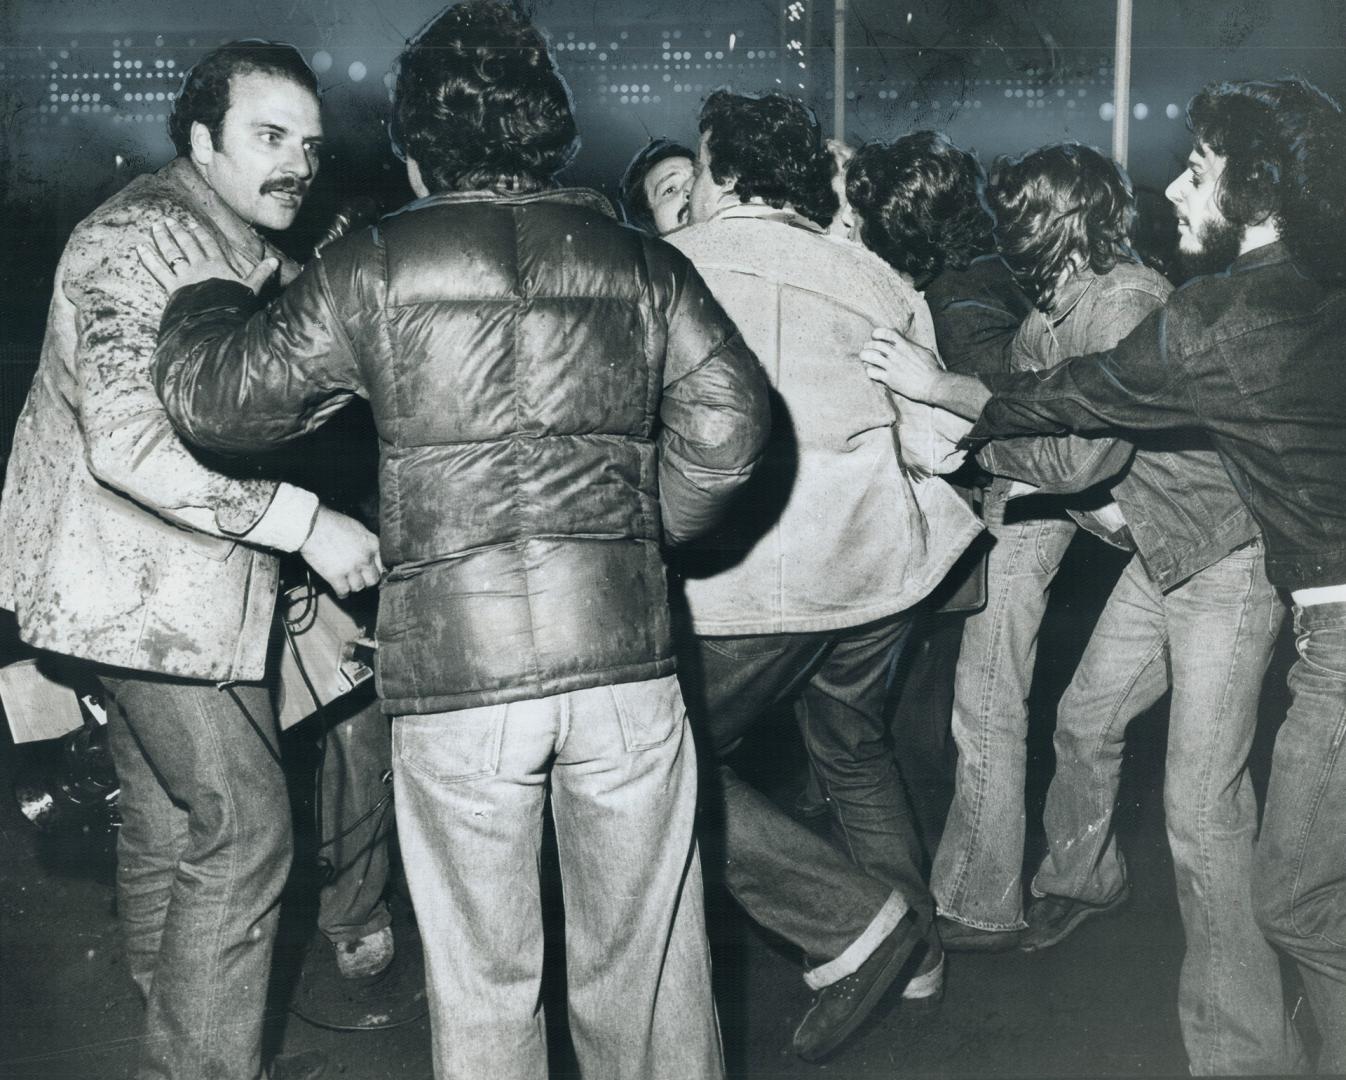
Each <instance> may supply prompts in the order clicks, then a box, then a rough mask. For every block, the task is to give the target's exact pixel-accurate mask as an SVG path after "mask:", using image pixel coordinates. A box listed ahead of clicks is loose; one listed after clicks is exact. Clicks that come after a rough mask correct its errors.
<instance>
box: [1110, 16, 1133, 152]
mask: <svg viewBox="0 0 1346 1080" xmlns="http://www.w3.org/2000/svg"><path fill="white" fill-rule="evenodd" d="M1112 66H1113V71H1112V104H1113V107H1114V108H1115V109H1116V112H1115V113H1114V114H1113V117H1112V156H1113V158H1115V159H1116V161H1117V164H1118V165H1120V166H1122V168H1126V156H1127V152H1128V151H1129V150H1130V142H1131V0H1117V45H1116V49H1115V51H1114V53H1113V61H1112Z"/></svg>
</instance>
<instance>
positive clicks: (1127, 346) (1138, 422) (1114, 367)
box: [968, 307, 1201, 444]
mask: <svg viewBox="0 0 1346 1080" xmlns="http://www.w3.org/2000/svg"><path fill="white" fill-rule="evenodd" d="M1168 320H1169V308H1167V307H1165V308H1160V309H1159V310H1158V311H1155V312H1153V313H1152V314H1151V315H1150V316H1149V317H1148V318H1146V319H1145V321H1144V322H1142V323H1141V324H1140V325H1139V326H1137V327H1136V328H1135V329H1134V330H1132V331H1131V333H1129V334H1128V335H1127V336H1126V337H1125V338H1123V339H1122V340H1121V341H1120V342H1118V343H1117V345H1116V346H1115V347H1113V348H1111V349H1108V350H1105V351H1103V352H1096V353H1089V354H1088V355H1085V356H1077V357H1075V358H1073V359H1071V360H1067V361H1066V362H1065V363H1063V364H1058V365H1057V366H1056V367H1054V368H1050V369H1049V370H1047V371H1026V372H1021V373H1017V374H1011V375H996V376H992V375H983V376H982V377H981V378H982V380H983V381H984V382H985V383H986V385H987V386H988V387H989V388H990V390H991V391H992V393H993V395H994V396H993V397H992V398H991V400H990V401H988V402H987V403H986V407H985V408H984V409H982V413H981V416H980V417H979V418H978V420H977V423H976V424H975V425H974V426H973V428H972V432H971V434H970V435H969V436H968V440H969V442H971V443H974V444H975V443H980V442H981V441H983V440H986V439H998V438H1004V437H1006V436H1009V435H1034V434H1060V433H1064V432H1071V431H1073V432H1076V433H1078V434H1084V435H1091V434H1098V435H1101V434H1108V433H1112V432H1115V431H1116V430H1118V429H1126V428H1132V429H1135V430H1138V431H1159V430H1164V429H1171V428H1179V427H1190V426H1201V423H1200V417H1199V414H1198V411H1197V408H1196V401H1195V397H1194V389H1193V386H1192V381H1191V380H1190V379H1189V378H1188V376H1187V373H1186V372H1185V370H1184V365H1183V363H1182V358H1181V354H1179V353H1177V352H1173V353H1172V354H1171V353H1170V349H1169V336H1170V334H1169V328H1168Z"/></svg>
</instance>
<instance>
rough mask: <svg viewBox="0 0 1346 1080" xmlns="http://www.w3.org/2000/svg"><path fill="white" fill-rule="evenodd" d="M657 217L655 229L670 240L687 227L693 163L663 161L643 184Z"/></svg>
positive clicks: (665, 159)
mask: <svg viewBox="0 0 1346 1080" xmlns="http://www.w3.org/2000/svg"><path fill="white" fill-rule="evenodd" d="M642 183H643V184H644V186H645V199H646V201H648V202H649V204H650V212H651V214H652V215H653V217H654V229H655V232H657V233H658V234H659V235H660V236H667V235H668V234H669V233H671V232H672V231H673V230H674V229H680V228H682V227H683V226H684V225H686V224H687V197H688V195H689V194H690V193H691V190H692V159H691V158H685V157H671V158H664V160H663V161H661V162H659V163H658V164H657V165H655V167H654V168H652V169H651V170H650V171H649V172H648V173H647V174H646V176H645V179H644V180H643V181H642Z"/></svg>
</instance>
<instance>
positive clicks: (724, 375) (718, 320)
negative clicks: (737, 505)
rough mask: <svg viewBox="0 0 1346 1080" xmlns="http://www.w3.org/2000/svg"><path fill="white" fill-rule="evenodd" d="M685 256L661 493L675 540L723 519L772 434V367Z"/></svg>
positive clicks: (665, 404)
mask: <svg viewBox="0 0 1346 1080" xmlns="http://www.w3.org/2000/svg"><path fill="white" fill-rule="evenodd" d="M672 250H673V249H671V248H669V249H668V251H669V252H672ZM677 260H678V263H680V265H678V266H675V268H674V270H673V275H672V276H673V283H672V289H671V300H670V303H669V307H668V310H667V312H666V315H667V325H668V336H667V346H666V354H665V361H664V392H663V398H662V401H661V404H660V409H659V416H660V420H661V421H662V427H661V430H660V434H659V500H660V504H661V510H662V514H663V525H664V538H665V540H666V541H667V542H668V543H670V544H681V543H685V542H686V541H688V540H692V539H694V538H695V537H697V536H700V535H701V534H702V533H704V532H706V531H707V530H708V529H709V528H710V527H711V526H712V525H713V524H714V523H715V521H716V519H717V518H718V517H719V516H720V514H721V512H722V511H723V510H724V509H725V507H726V506H727V505H728V504H729V501H730V499H731V498H732V497H733V495H734V493H735V492H736V491H737V490H738V489H739V488H740V487H742V486H743V485H744V484H745V483H746V482H747V480H748V478H749V477H750V476H751V475H752V470H753V467H754V466H755V465H756V464H757V461H758V459H759V458H760V457H761V454H762V451H763V449H764V448H765V446H766V442H767V437H768V436H769V435H770V433H771V410H770V401H769V397H768V393H769V387H768V383H767V378H766V373H765V372H763V371H762V367H761V365H760V364H759V363H758V362H757V357H756V356H754V355H753V352H752V350H751V349H749V348H748V346H747V345H746V344H744V341H743V338H742V336H741V335H740V334H739V332H738V330H737V328H736V327H735V326H734V324H733V322H732V321H731V320H730V318H729V316H728V315H726V314H725V313H724V310H723V309H722V308H721V307H720V305H719V304H718V303H717V302H716V301H715V298H714V297H713V296H712V295H711V293H710V290H709V289H708V288H706V285H705V282H703V281H702V280H701V275H700V274H698V273H697V272H696V270H695V269H694V268H693V267H692V265H691V263H690V262H688V261H687V260H686V259H685V258H683V257H682V256H681V255H678V256H677Z"/></svg>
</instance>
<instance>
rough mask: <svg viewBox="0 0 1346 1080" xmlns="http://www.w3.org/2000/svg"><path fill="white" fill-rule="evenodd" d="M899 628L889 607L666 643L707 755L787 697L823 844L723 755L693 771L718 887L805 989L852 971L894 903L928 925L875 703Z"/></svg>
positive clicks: (902, 635)
mask: <svg viewBox="0 0 1346 1080" xmlns="http://www.w3.org/2000/svg"><path fill="white" fill-rule="evenodd" d="M910 625H911V621H910V618H909V617H908V616H907V615H905V614H903V615H898V616H895V617H893V618H890V619H884V620H880V621H879V622H875V623H870V624H866V625H864V626H858V627H852V628H850V629H846V630H830V631H823V632H818V633H809V634H765V635H757V636H733V637H697V638H693V639H691V640H689V641H687V642H685V643H683V645H682V646H681V647H680V650H679V664H680V668H679V677H680V678H681V679H682V683H683V688H684V692H685V693H686V695H687V701H688V705H689V707H690V708H691V710H692V717H693V721H694V723H695V724H696V731H697V736H698V739H699V741H700V742H701V743H702V746H703V749H705V750H707V751H709V753H710V754H712V755H713V756H714V757H715V758H723V757H724V756H725V755H727V754H728V753H730V752H731V751H732V750H733V749H734V748H735V747H736V746H737V745H738V743H739V742H740V741H741V740H742V738H743V736H744V735H745V734H747V732H748V731H749V730H750V729H751V728H753V727H754V726H756V725H757V724H758V723H759V722H761V721H762V719H763V718H764V716H765V715H766V714H767V713H768V711H769V710H770V707H771V706H772V705H773V704H776V703H778V702H782V701H786V700H789V699H790V698H792V697H794V696H796V695H798V709H799V718H800V728H801V730H802V732H803V736H804V746H805V749H806V751H807V752H808V755H809V759H810V761H811V762H812V763H813V766H814V768H815V769H816V770H817V775H818V778H819V781H820V783H821V785H822V788H823V790H824V792H825V793H826V794H827V795H828V797H829V802H828V805H829V807H830V809H831V811H832V835H833V839H834V843H831V844H829V843H828V842H827V841H826V840H824V839H823V838H821V837H819V836H818V835H817V834H815V833H814V832H813V831H812V830H810V829H808V828H807V827H805V826H803V825H801V824H800V823H799V822H797V821H795V820H794V819H793V818H792V817H791V816H790V815H789V814H787V813H786V812H785V811H784V810H782V809H781V808H780V807H779V806H777V805H776V804H775V803H773V802H772V801H771V800H770V799H768V798H767V797H766V796H764V795H762V794H761V793H759V792H758V791H756V790H755V789H754V788H752V787H751V786H750V785H749V784H747V783H745V782H744V781H743V780H742V779H740V778H739V776H738V775H737V773H735V771H734V770H733V769H732V768H731V767H730V766H728V765H727V764H723V763H722V764H720V766H719V768H718V769H717V770H716V771H715V772H714V773H710V771H709V770H707V776H706V779H705V785H704V786H705V788H706V797H705V800H704V802H705V805H704V807H703V813H704V815H705V818H706V823H707V827H708V828H709V829H711V830H713V835H711V836H709V837H708V839H707V841H706V846H707V849H708V850H711V849H713V850H715V851H716V853H717V854H718V855H719V859H720V862H721V865H722V867H723V870H724V877H725V885H726V886H727V887H728V889H729V891H730V893H732V894H733V896H734V899H735V900H737V901H738V902H739V904H741V905H742V907H743V909H744V910H745V911H746V912H747V913H748V915H750V916H751V917H752V918H753V919H754V920H756V921H757V922H758V923H760V924H761V925H763V926H765V927H767V928H768V929H770V930H771V931H773V932H774V933H776V934H779V935H780V936H781V937H782V938H784V939H785V940H786V941H789V942H791V943H792V944H794V945H795V946H797V947H798V948H799V949H800V950H801V951H802V952H803V953H804V956H805V958H806V960H807V961H808V962H809V963H810V965H811V967H810V970H809V971H808V972H807V973H806V975H805V981H806V982H807V983H808V985H809V986H811V987H812V988H814V989H818V988H820V987H823V986H827V985H829V984H830V983H833V982H835V981H837V980H838V979H841V978H843V977H845V976H846V975H849V974H851V973H852V972H853V971H855V970H856V968H858V967H859V966H860V964H862V963H863V962H864V961H865V959H866V958H867V957H868V956H869V955H870V953H872V952H873V950H874V948H875V946H877V945H878V944H879V942H880V941H882V939H883V938H884V936H885V935H886V934H888V933H889V932H890V931H891V930H892V929H893V927H894V926H896V925H897V922H898V920H899V919H900V918H901V917H902V915H903V914H904V913H905V912H906V911H907V910H911V911H913V912H914V913H915V916H916V919H917V921H918V922H920V923H928V922H929V919H930V914H931V910H932V908H933V904H932V902H931V900H930V896H929V892H928V890H927V889H926V886H925V881H924V877H923V875H922V873H921V869H920V861H921V859H920V854H921V851H920V841H919V838H918V836H917V833H916V828H915V823H914V821H913V818H912V815H911V811H910V808H909V806H908V803H907V799H906V794H905V791H904V790H903V788H902V785H901V779H900V777H899V775H898V773H897V770H896V768H895V766H894V763H893V755H892V752H891V750H890V749H889V747H888V743H887V737H886V724H885V718H884V708H883V707H884V702H885V698H886V696H887V693H888V690H889V680H890V678H891V675H892V672H893V670H894V667H895V665H896V660H897V656H898V654H899V653H900V651H901V649H902V645H903V643H904V642H905V640H906V635H907V632H908V630H909V628H910Z"/></svg>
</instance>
